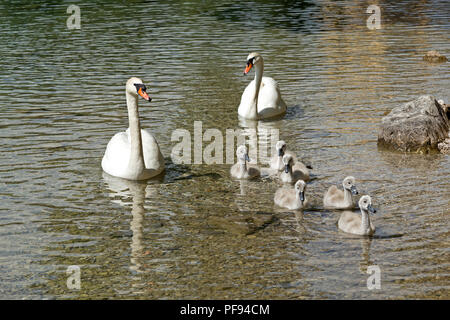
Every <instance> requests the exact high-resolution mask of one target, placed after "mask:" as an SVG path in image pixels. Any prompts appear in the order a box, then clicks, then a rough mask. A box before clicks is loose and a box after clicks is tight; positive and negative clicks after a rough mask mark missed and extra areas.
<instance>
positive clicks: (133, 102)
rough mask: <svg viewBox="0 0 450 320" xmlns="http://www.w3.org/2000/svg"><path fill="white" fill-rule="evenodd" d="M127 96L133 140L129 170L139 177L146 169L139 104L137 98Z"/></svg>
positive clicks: (131, 138) (127, 94) (131, 137)
mask: <svg viewBox="0 0 450 320" xmlns="http://www.w3.org/2000/svg"><path fill="white" fill-rule="evenodd" d="M126 96H127V107H128V120H129V126H130V140H131V152H130V160H129V162H128V169H129V170H131V171H133V172H135V173H136V175H138V174H140V173H141V172H142V171H143V170H144V169H145V164H144V152H143V150H142V136H141V125H140V123H139V111H138V102H137V97H136V96H133V95H131V94H129V93H128V91H127V92H126Z"/></svg>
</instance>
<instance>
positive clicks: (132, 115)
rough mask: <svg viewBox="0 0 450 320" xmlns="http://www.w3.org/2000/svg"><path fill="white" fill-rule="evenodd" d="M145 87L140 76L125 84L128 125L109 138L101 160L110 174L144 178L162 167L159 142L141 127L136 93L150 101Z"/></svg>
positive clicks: (103, 166) (127, 177) (131, 178)
mask: <svg viewBox="0 0 450 320" xmlns="http://www.w3.org/2000/svg"><path fill="white" fill-rule="evenodd" d="M146 90H147V89H146V87H145V85H144V83H143V82H142V80H141V79H139V78H135V77H132V78H130V79H128V81H127V83H126V86H125V93H126V98H127V107H128V120H129V128H128V129H127V130H126V131H125V132H119V133H116V134H115V135H114V136H113V137H112V138H111V140H110V141H109V142H108V145H107V146H106V151H105V154H104V156H103V159H102V168H103V170H104V171H105V172H106V173H108V174H110V175H112V176H115V177H119V178H124V179H128V180H145V179H149V178H152V177H154V176H157V175H158V174H160V173H161V172H162V171H163V170H164V157H163V156H162V154H161V151H160V150H159V145H158V142H157V141H156V139H155V137H153V135H152V134H151V133H150V132H148V131H147V130H143V129H141V126H140V123H139V112H138V96H141V97H142V98H143V99H144V100H147V101H149V102H150V101H151V98H150V97H149V96H148V94H147V92H146Z"/></svg>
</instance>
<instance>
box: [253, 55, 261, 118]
mask: <svg viewBox="0 0 450 320" xmlns="http://www.w3.org/2000/svg"><path fill="white" fill-rule="evenodd" d="M263 72H264V61H263V60H262V58H261V60H260V61H259V62H258V63H257V64H255V95H254V97H253V101H254V104H252V108H253V109H254V110H252V113H254V115H255V118H256V117H257V114H258V95H259V89H260V88H261V81H262V77H263Z"/></svg>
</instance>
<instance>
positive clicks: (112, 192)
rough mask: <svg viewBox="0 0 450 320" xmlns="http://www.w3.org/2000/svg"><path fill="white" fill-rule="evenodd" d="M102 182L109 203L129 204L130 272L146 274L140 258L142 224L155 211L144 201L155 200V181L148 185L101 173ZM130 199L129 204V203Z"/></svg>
mask: <svg viewBox="0 0 450 320" xmlns="http://www.w3.org/2000/svg"><path fill="white" fill-rule="evenodd" d="M103 180H104V182H105V183H106V185H107V188H108V191H109V194H108V195H109V197H110V198H111V202H113V203H116V204H119V205H121V206H124V207H129V206H130V204H131V221H130V230H131V231H132V237H131V244H130V248H131V254H130V270H132V271H134V272H136V273H142V272H146V269H145V268H143V263H142V262H141V260H140V259H141V258H142V257H143V253H144V252H143V251H144V244H143V242H142V241H143V229H144V227H143V224H144V218H145V213H146V212H151V211H152V210H156V209H157V207H155V206H153V205H149V204H147V205H146V202H145V200H146V199H151V198H156V197H157V196H158V185H157V184H156V182H157V181H156V180H152V181H151V182H150V183H149V182H147V181H131V180H125V179H121V178H117V177H113V176H110V175H108V174H107V173H104V172H103ZM130 198H131V202H130Z"/></svg>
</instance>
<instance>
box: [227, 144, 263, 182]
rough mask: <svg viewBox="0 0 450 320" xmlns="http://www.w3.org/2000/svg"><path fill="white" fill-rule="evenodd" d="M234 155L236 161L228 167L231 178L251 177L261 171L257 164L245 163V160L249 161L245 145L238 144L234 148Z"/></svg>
mask: <svg viewBox="0 0 450 320" xmlns="http://www.w3.org/2000/svg"><path fill="white" fill-rule="evenodd" d="M236 156H237V163H235V164H234V165H233V166H232V167H231V169H230V173H231V176H232V177H233V178H237V179H252V178H256V177H259V176H260V174H261V173H260V170H259V168H258V167H257V166H253V165H251V164H247V162H250V158H249V157H248V153H247V147H246V146H243V145H242V146H239V147H238V148H237V150H236Z"/></svg>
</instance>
